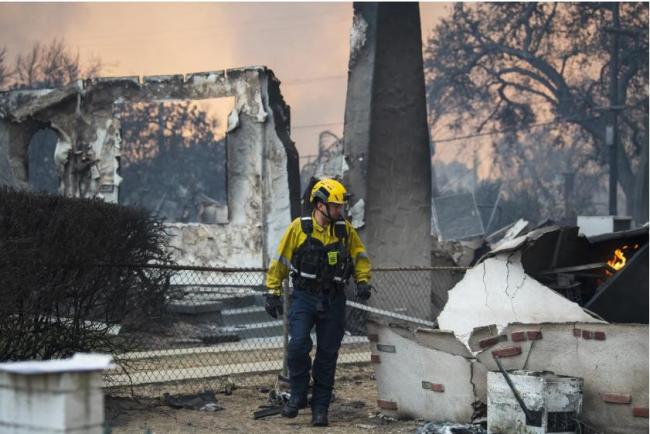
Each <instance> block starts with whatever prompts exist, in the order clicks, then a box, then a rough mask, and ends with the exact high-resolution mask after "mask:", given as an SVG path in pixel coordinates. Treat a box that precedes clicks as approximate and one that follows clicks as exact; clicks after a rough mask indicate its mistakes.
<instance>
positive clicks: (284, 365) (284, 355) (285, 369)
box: [282, 279, 289, 380]
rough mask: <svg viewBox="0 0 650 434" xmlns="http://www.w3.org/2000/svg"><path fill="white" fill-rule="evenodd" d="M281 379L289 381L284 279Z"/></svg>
mask: <svg viewBox="0 0 650 434" xmlns="http://www.w3.org/2000/svg"><path fill="white" fill-rule="evenodd" d="M282 308H283V312H284V314H283V315H282V377H283V378H284V379H286V380H288V379H289V366H288V362H287V358H288V356H289V355H288V351H287V349H288V347H289V282H288V281H287V280H286V279H285V281H284V284H283V288H282Z"/></svg>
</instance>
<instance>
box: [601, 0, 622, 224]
mask: <svg viewBox="0 0 650 434" xmlns="http://www.w3.org/2000/svg"><path fill="white" fill-rule="evenodd" d="M610 5H611V8H612V15H613V16H612V19H613V31H612V32H611V33H610V35H611V37H612V46H611V49H612V51H611V68H610V73H611V80H610V84H609V85H610V87H609V108H610V119H611V124H610V125H608V126H607V128H606V131H605V138H606V140H605V141H606V143H607V145H608V146H609V214H610V215H614V216H615V215H617V214H618V207H617V203H616V199H617V193H618V110H619V107H618V68H619V67H618V51H619V39H618V38H619V30H620V27H619V26H620V21H619V9H618V6H619V4H618V3H616V2H613V3H610Z"/></svg>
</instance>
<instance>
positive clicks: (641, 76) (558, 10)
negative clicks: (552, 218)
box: [425, 3, 649, 222]
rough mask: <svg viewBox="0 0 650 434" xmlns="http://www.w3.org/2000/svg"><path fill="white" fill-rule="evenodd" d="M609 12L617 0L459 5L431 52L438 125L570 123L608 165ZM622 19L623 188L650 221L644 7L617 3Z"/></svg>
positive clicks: (521, 127) (563, 126) (641, 217)
mask: <svg viewBox="0 0 650 434" xmlns="http://www.w3.org/2000/svg"><path fill="white" fill-rule="evenodd" d="M610 8H611V3H476V4H472V5H465V4H462V3H459V4H456V5H455V6H454V9H453V12H452V14H451V16H450V17H448V18H446V19H443V20H442V21H441V22H440V24H439V25H438V26H437V27H436V28H435V29H434V32H433V34H432V36H431V38H430V39H429V41H428V44H427V48H426V54H425V69H426V74H427V84H428V99H429V106H430V119H431V122H432V124H436V123H441V122H442V123H448V124H449V125H450V127H451V128H452V129H453V130H456V131H459V130H461V129H462V128H470V127H471V128H472V129H474V130H475V131H477V132H482V131H488V130H503V129H510V130H513V131H519V132H520V131H525V130H528V129H531V128H532V127H533V126H534V125H535V124H536V123H539V122H553V123H554V124H555V125H556V127H558V128H559V129H560V131H562V130H567V132H568V135H569V136H571V135H575V131H571V130H570V129H568V127H569V126H571V125H573V126H576V127H577V128H578V129H580V130H583V131H584V132H586V133H588V135H587V136H586V137H587V138H588V143H586V144H585V146H586V147H587V148H589V149H590V152H589V155H590V158H591V159H592V161H594V162H596V163H598V164H600V165H603V164H605V162H606V161H607V148H606V146H605V134H606V133H605V128H604V126H605V124H606V122H605V121H606V120H607V117H608V116H609V113H607V112H606V111H604V110H603V108H605V107H608V106H609V80H610V76H611V74H610V66H611V62H610V59H611V57H610V53H609V50H610V46H611V44H610V42H609V38H610V37H611V32H608V31H606V30H607V29H610V28H611V27H612V11H611V9H610ZM620 16H621V27H623V28H624V29H625V31H624V33H623V34H622V36H621V37H620V39H621V44H620V69H619V74H618V83H619V95H620V101H619V104H620V105H624V106H625V109H624V110H623V111H622V112H621V113H620V114H619V123H620V127H619V129H620V137H621V143H622V146H621V149H622V150H621V151H620V152H619V160H618V163H619V164H618V170H619V176H620V177H619V182H620V186H621V188H622V190H623V191H624V193H625V195H626V199H627V200H626V203H627V205H628V209H627V211H628V213H630V214H631V215H633V216H634V217H635V219H636V221H637V222H645V221H646V220H647V218H648V217H647V216H648V207H647V200H645V201H644V200H639V198H641V197H644V194H642V193H643V192H645V197H646V198H647V195H648V185H647V181H646V182H639V179H642V178H643V177H646V178H645V179H647V171H648V158H647V152H648V150H647V149H648V138H649V134H648V3H620ZM516 134H518V133H516V132H515V133H512V136H515V135H516ZM507 140H512V137H511V138H509V139H507ZM496 144H497V145H498V142H497V143H496ZM497 149H499V147H498V146H497ZM643 155H645V157H643ZM639 189H642V190H643V191H642V192H640V191H639Z"/></svg>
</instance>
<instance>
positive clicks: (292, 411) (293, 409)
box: [282, 396, 307, 418]
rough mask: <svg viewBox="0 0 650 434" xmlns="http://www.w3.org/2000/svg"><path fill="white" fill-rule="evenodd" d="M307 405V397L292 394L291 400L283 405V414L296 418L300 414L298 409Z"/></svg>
mask: <svg viewBox="0 0 650 434" xmlns="http://www.w3.org/2000/svg"><path fill="white" fill-rule="evenodd" d="M305 407H307V399H305V398H301V397H298V396H295V397H294V396H291V397H290V398H289V401H288V402H287V403H286V404H284V407H282V416H283V417H289V418H294V417H296V416H298V410H300V409H301V408H305Z"/></svg>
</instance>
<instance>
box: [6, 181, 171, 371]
mask: <svg viewBox="0 0 650 434" xmlns="http://www.w3.org/2000/svg"><path fill="white" fill-rule="evenodd" d="M165 247H166V236H165V233H164V231H163V226H162V225H161V223H160V222H159V221H158V220H156V219H154V218H152V217H151V216H150V215H149V214H148V213H147V212H146V211H143V210H139V209H132V208H126V207H122V206H118V205H113V204H107V203H104V202H102V201H99V200H82V199H69V198H63V197H59V196H48V195H46V194H33V193H28V192H16V191H12V190H9V189H2V190H0V297H1V299H2V303H1V304H0V360H20V359H49V358H53V357H64V356H67V355H70V354H71V353H73V352H76V351H109V352H112V353H117V352H120V351H125V350H128V349H129V348H130V346H131V345H132V344H133V342H130V341H129V339H126V338H124V334H120V335H117V334H116V332H117V330H118V329H119V328H122V329H124V328H125V327H126V328H128V329H129V330H138V329H141V328H143V327H147V326H148V325H149V324H151V323H152V321H155V320H156V319H159V318H160V317H161V316H162V315H163V312H164V304H165V299H166V292H167V290H168V288H169V285H168V282H169V276H170V271H169V270H167V269H158V268H142V267H133V266H132V265H134V264H152V263H155V264H170V263H171V261H170V258H169V255H168V253H167V250H166V249H165ZM125 265H131V266H125ZM127 335H128V334H127Z"/></svg>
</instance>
